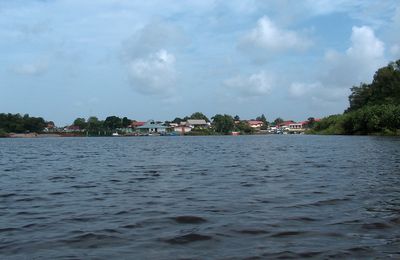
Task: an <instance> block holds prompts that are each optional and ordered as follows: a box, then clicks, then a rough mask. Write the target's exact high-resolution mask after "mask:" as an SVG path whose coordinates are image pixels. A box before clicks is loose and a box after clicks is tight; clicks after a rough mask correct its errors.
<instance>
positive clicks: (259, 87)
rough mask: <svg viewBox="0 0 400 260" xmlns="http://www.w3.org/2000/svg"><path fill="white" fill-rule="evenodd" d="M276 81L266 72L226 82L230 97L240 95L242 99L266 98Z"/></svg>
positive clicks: (237, 77) (238, 77) (225, 85)
mask: <svg viewBox="0 0 400 260" xmlns="http://www.w3.org/2000/svg"><path fill="white" fill-rule="evenodd" d="M273 82H274V79H273V77H272V76H271V75H269V74H267V73H266V72H264V71H261V72H259V73H255V74H251V75H250V76H247V77H244V76H236V77H233V78H230V79H227V80H225V81H224V87H225V90H226V91H227V92H228V93H227V94H228V95H232V94H233V95H238V96H239V97H241V98H247V97H257V96H264V95H267V94H269V93H270V91H271V89H272V86H273Z"/></svg>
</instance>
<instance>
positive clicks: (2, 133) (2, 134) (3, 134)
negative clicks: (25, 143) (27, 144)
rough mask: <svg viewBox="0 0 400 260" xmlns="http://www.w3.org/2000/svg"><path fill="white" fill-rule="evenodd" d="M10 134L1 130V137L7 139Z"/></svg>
mask: <svg viewBox="0 0 400 260" xmlns="http://www.w3.org/2000/svg"><path fill="white" fill-rule="evenodd" d="M7 136H8V134H7V132H6V131H4V130H3V129H0V137H7Z"/></svg>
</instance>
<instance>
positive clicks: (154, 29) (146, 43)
mask: <svg viewBox="0 0 400 260" xmlns="http://www.w3.org/2000/svg"><path fill="white" fill-rule="evenodd" d="M187 42H188V40H187V39H186V37H185V35H184V33H183V31H182V30H181V29H180V28H179V27H177V26H175V25H174V24H171V23H168V22H158V21H156V22H151V23H148V24H146V25H145V26H144V27H142V28H141V29H140V30H138V31H137V32H136V33H135V34H134V35H133V36H132V37H130V38H129V39H127V40H126V41H124V42H123V50H122V56H123V57H122V58H123V59H124V60H126V59H128V60H129V59H132V58H137V57H141V56H143V55H148V54H150V53H153V52H156V51H158V50H160V49H174V48H176V47H181V46H183V45H185V44H186V43H187Z"/></svg>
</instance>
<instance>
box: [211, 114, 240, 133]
mask: <svg viewBox="0 0 400 260" xmlns="http://www.w3.org/2000/svg"><path fill="white" fill-rule="evenodd" d="M212 120H213V122H212V124H213V126H214V129H215V131H216V132H218V133H221V134H228V133H229V132H231V131H232V130H233V129H234V126H235V123H234V120H233V117H232V116H230V115H226V114H225V115H220V114H217V115H215V116H214V117H212Z"/></svg>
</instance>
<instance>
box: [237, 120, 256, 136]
mask: <svg viewBox="0 0 400 260" xmlns="http://www.w3.org/2000/svg"><path fill="white" fill-rule="evenodd" d="M235 131H238V132H240V133H241V134H253V133H254V128H253V127H251V126H250V125H249V124H248V123H247V122H244V121H241V122H239V123H238V124H236V125H235Z"/></svg>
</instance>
